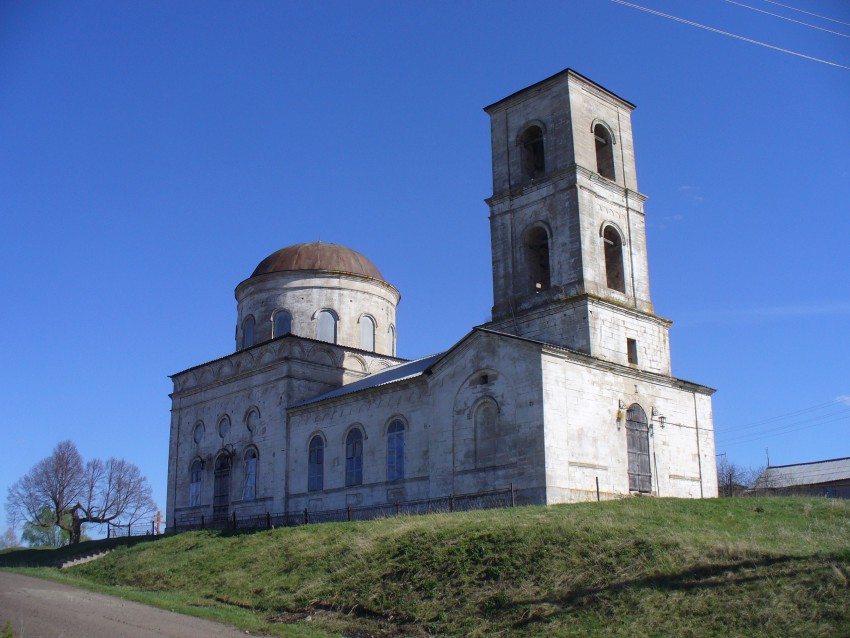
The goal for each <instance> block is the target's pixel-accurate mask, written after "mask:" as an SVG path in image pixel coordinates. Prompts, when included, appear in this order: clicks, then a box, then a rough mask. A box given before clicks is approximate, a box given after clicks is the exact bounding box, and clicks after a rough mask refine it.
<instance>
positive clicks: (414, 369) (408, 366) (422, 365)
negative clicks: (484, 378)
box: [289, 352, 445, 408]
mask: <svg viewBox="0 0 850 638" xmlns="http://www.w3.org/2000/svg"><path fill="white" fill-rule="evenodd" d="M443 354H445V353H443V352H440V353H439V354H432V355H431V356H430V357H422V358H421V359H416V360H414V361H408V362H407V363H400V364H399V365H396V366H392V367H390V368H386V369H385V370H381V371H380V372H375V373H374V374H370V375H369V376H368V377H365V378H363V379H360V380H359V381H355V382H354V383H349V384H348V385H344V386H342V387H341V388H337V389H336V390H331V391H330V392H325V393H324V394H320V395H319V396H317V397H313V398H311V399H307V400H306V401H301V402H300V403H295V404H293V405H290V406H289V407H290V408H300V407H301V406H304V405H310V404H311V403H318V402H319V401H324V400H326V399H334V398H336V397H341V396H345V395H346V394H352V393H354V392H361V391H362V390H368V389H370V388H377V387H378V386H382V385H388V384H390V383H397V382H399V381H404V380H406V379H412V378H413V377H418V376H421V375H422V373H423V372H425V370H427V369H428V367H429V366H430V365H431V364H432V363H434V362H435V361H436V360H437V359H439V358H440V357H442V356H443Z"/></svg>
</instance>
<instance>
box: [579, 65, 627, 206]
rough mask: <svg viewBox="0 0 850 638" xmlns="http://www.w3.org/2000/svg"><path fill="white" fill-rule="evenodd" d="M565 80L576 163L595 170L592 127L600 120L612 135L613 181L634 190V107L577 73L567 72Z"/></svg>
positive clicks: (594, 146)
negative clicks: (632, 117)
mask: <svg viewBox="0 0 850 638" xmlns="http://www.w3.org/2000/svg"><path fill="white" fill-rule="evenodd" d="M566 81H567V82H568V84H569V89H568V94H569V103H570V106H569V112H570V124H571V126H572V132H573V139H574V140H575V142H574V147H573V149H574V153H575V155H574V156H575V163H576V164H578V165H579V166H581V167H583V168H586V169H588V170H590V171H593V172H595V171H596V142H595V138H594V136H593V127H594V123H596V122H603V123H604V124H605V125H606V126H607V127H608V129H609V130H610V131H611V132H613V134H614V175H615V180H614V181H615V182H616V183H617V184H619V185H620V186H622V187H624V188H628V189H629V190H632V191H637V190H638V185H637V172H636V171H635V151H634V142H633V140H632V119H631V112H632V110H633V108H634V107H633V106H631V105H630V104H628V103H626V102H624V101H623V100H622V99H620V98H618V97H616V96H614V95H612V94H611V93H609V92H608V91H606V90H604V89H601V88H600V87H599V86H597V85H596V84H593V83H592V82H588V81H587V80H585V79H584V78H581V77H579V76H577V75H574V74H573V75H569V76H568V77H567V78H566ZM603 179H604V178H603Z"/></svg>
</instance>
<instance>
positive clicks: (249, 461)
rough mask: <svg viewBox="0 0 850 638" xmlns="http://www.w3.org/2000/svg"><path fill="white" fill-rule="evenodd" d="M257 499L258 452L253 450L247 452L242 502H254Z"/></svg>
mask: <svg viewBox="0 0 850 638" xmlns="http://www.w3.org/2000/svg"><path fill="white" fill-rule="evenodd" d="M255 498H257V450H255V449H253V448H251V449H249V450H248V451H247V452H245V484H244V487H243V488H242V500H243V501H253V500H254V499H255Z"/></svg>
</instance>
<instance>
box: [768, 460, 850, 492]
mask: <svg viewBox="0 0 850 638" xmlns="http://www.w3.org/2000/svg"><path fill="white" fill-rule="evenodd" d="M835 481H850V457H846V458H842V459H830V460H828V461H814V462H812V463H796V464H794V465H773V466H768V468H767V469H766V470H765V471H764V472H762V473H761V475H760V476H759V477H758V478H757V479H756V482H755V483H754V484H753V489H757V490H758V489H772V488H783V487H798V486H802V485H817V484H820V483H832V482H835Z"/></svg>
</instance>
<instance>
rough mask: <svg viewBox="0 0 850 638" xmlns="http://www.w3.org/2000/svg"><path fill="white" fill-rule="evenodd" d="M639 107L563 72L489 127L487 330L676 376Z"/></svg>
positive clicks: (495, 109)
mask: <svg viewBox="0 0 850 638" xmlns="http://www.w3.org/2000/svg"><path fill="white" fill-rule="evenodd" d="M634 108H635V107H634V105H633V104H631V103H629V102H627V101H625V100H624V99H622V98H620V97H618V96H617V95H615V94H613V93H611V92H610V91H608V90H606V89H604V88H602V87H601V86H599V85H598V84H596V83H594V82H592V81H591V80H589V79H587V78H585V77H584V76H582V75H580V74H578V73H576V72H575V71H573V70H571V69H566V70H564V71H562V72H560V73H558V74H556V75H553V76H552V77H550V78H548V79H546V80H543V81H542V82H538V83H537V84H534V85H532V86H530V87H528V88H525V89H523V90H521V91H519V92H517V93H514V94H513V95H510V96H508V97H506V98H504V99H503V100H500V101H499V102H496V103H495V104H491V105H490V106H488V107H486V108H485V109H484V110H485V111H486V112H487V114H488V115H489V116H490V132H491V140H492V156H493V157H492V161H493V195H492V197H490V198H489V199H488V200H487V203H488V205H489V206H490V239H491V245H492V257H493V320H492V322H491V323H490V324H488V325H489V327H491V328H493V329H496V330H500V331H503V332H509V333H512V334H517V335H519V336H523V337H528V338H532V339H537V340H540V341H545V342H548V343H551V344H553V345H557V346H561V347H565V348H569V349H572V350H577V351H579V352H584V353H586V354H590V355H592V356H595V357H598V358H600V359H605V360H608V361H612V362H614V363H620V364H624V365H630V366H633V367H637V368H640V369H643V370H649V371H652V372H658V373H661V374H670V350H669V338H668V332H669V327H670V323H671V322H670V321H668V320H667V319H663V318H661V317H658V316H656V315H655V314H654V311H653V307H652V302H651V300H650V295H649V270H648V264H647V254H646V226H645V219H644V206H643V205H644V202H645V201H646V196H645V195H642V194H641V193H640V192H638V190H637V174H636V171H635V158H634V145H633V140H632V127H631V112H632V111H633V110H634Z"/></svg>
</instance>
